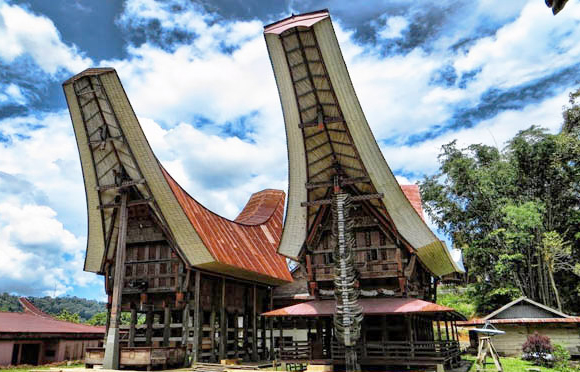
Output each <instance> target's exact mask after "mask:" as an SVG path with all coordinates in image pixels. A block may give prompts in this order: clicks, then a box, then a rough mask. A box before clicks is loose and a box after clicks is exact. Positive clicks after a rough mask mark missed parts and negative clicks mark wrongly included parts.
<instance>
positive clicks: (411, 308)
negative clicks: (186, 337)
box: [262, 298, 465, 319]
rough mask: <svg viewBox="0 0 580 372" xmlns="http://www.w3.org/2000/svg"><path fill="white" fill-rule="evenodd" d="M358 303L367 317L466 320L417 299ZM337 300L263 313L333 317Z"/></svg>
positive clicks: (390, 299)
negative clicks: (420, 315) (440, 316)
mask: <svg viewBox="0 0 580 372" xmlns="http://www.w3.org/2000/svg"><path fill="white" fill-rule="evenodd" d="M358 303H359V304H360V305H361V306H362V308H363V314H367V315H386V314H388V315H397V314H398V315H402V314H417V313H449V314H452V315H453V316H454V317H455V318H456V319H465V317H464V316H463V315H461V314H459V313H457V312H456V311H455V310H454V309H452V308H449V307H446V306H442V305H438V304H434V303H432V302H428V301H423V300H420V299H416V298H362V299H359V300H358ZM335 309H336V301H335V300H319V301H309V302H304V303H301V304H296V305H292V306H287V307H284V308H281V309H278V310H273V311H269V312H267V313H263V314H262V315H263V316H305V317H307V316H332V315H334V312H335Z"/></svg>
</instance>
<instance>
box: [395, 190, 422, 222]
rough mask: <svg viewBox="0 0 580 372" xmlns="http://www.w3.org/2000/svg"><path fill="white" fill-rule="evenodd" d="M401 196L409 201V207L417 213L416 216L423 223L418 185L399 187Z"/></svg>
mask: <svg viewBox="0 0 580 372" xmlns="http://www.w3.org/2000/svg"><path fill="white" fill-rule="evenodd" d="M400 186H401V190H403V194H405V196H406V197H407V199H409V201H410V202H411V205H412V206H413V208H414V209H415V211H417V214H418V215H419V217H421V219H422V220H423V221H425V216H424V215H423V203H422V201H421V191H419V185H400Z"/></svg>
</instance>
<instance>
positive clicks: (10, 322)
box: [0, 312, 105, 337]
mask: <svg viewBox="0 0 580 372" xmlns="http://www.w3.org/2000/svg"><path fill="white" fill-rule="evenodd" d="M0 333H75V334H79V333H81V334H82V333H84V334H104V333H105V327H94V326H89V325H85V324H77V323H71V322H65V321H62V320H56V319H54V318H52V317H46V316H39V315H36V314H32V313H10V312H0ZM101 337H102V336H101Z"/></svg>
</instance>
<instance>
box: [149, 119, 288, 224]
mask: <svg viewBox="0 0 580 372" xmlns="http://www.w3.org/2000/svg"><path fill="white" fill-rule="evenodd" d="M140 122H141V123H142V125H143V129H144V131H145V135H146V136H147V138H151V139H152V141H150V143H151V146H152V147H153V150H154V152H155V153H156V155H157V156H158V157H159V158H160V160H161V162H162V164H163V165H164V166H165V167H166V168H167V170H168V171H169V172H170V174H171V175H172V176H173V177H174V178H175V179H176V180H177V181H178V182H179V183H180V185H181V186H182V187H184V188H185V189H186V190H187V191H188V192H189V193H190V195H192V196H193V197H194V198H195V199H196V200H198V201H199V202H201V203H202V204H203V205H205V206H206V207H208V208H209V209H211V210H212V211H215V212H217V213H219V214H221V215H223V216H225V217H228V218H234V217H235V216H236V215H237V214H238V213H239V212H240V208H241V206H243V205H244V204H245V203H246V202H247V200H248V198H249V195H250V194H251V193H254V192H257V191H260V190H262V189H265V188H280V189H285V188H286V169H287V167H286V154H285V151H284V150H285V143H284V142H281V141H280V142H278V141H265V140H264V141H262V140H260V141H259V142H256V143H249V142H245V141H242V140H240V139H239V138H237V137H227V138H223V137H219V136H216V135H212V134H207V133H204V132H202V131H201V130H199V129H196V128H194V127H193V126H191V125H189V124H186V123H180V124H179V125H177V126H176V127H174V128H172V129H169V130H164V129H162V128H161V127H160V126H159V125H158V124H157V123H155V122H154V121H153V120H151V119H146V118H141V119H140Z"/></svg>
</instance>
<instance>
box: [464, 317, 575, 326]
mask: <svg viewBox="0 0 580 372" xmlns="http://www.w3.org/2000/svg"><path fill="white" fill-rule="evenodd" d="M485 322H486V320H485V319H471V320H468V321H465V322H457V325H458V326H464V327H468V326H479V325H484V324H485ZM488 322H490V323H491V324H533V323H580V317H571V318H517V319H491V320H488Z"/></svg>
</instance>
